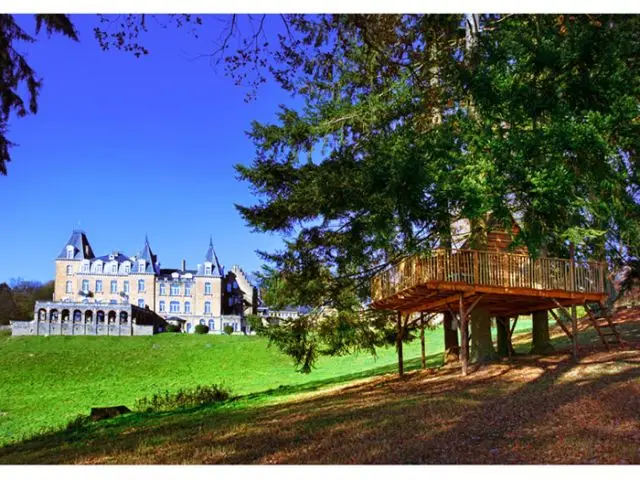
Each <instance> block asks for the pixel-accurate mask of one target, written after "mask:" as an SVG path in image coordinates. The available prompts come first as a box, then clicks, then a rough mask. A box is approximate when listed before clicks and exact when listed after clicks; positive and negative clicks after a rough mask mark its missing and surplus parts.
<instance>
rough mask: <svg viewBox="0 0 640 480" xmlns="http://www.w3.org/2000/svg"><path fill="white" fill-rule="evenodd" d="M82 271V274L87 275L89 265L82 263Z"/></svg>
mask: <svg viewBox="0 0 640 480" xmlns="http://www.w3.org/2000/svg"><path fill="white" fill-rule="evenodd" d="M82 271H83V272H84V273H89V264H88V263H83V264H82Z"/></svg>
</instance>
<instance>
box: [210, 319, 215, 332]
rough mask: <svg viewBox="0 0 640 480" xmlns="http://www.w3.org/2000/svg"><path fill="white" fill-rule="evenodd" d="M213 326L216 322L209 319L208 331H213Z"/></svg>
mask: <svg viewBox="0 0 640 480" xmlns="http://www.w3.org/2000/svg"><path fill="white" fill-rule="evenodd" d="M215 326H216V322H215V321H214V320H213V318H211V319H209V331H213V330H214V328H215Z"/></svg>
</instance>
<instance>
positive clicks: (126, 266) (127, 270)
mask: <svg viewBox="0 0 640 480" xmlns="http://www.w3.org/2000/svg"><path fill="white" fill-rule="evenodd" d="M130 270H131V266H130V265H129V264H128V263H125V264H124V273H129V271H130Z"/></svg>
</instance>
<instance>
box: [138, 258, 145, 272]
mask: <svg viewBox="0 0 640 480" xmlns="http://www.w3.org/2000/svg"><path fill="white" fill-rule="evenodd" d="M145 263H146V262H145V261H144V260H140V261H139V262H138V271H139V272H144V271H145Z"/></svg>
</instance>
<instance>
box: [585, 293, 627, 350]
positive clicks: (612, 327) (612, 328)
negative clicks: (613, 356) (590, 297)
mask: <svg viewBox="0 0 640 480" xmlns="http://www.w3.org/2000/svg"><path fill="white" fill-rule="evenodd" d="M584 310H585V312H587V316H588V317H589V320H590V321H591V324H592V325H593V326H594V328H595V329H596V332H598V336H599V337H600V341H602V343H603V344H604V346H605V347H607V350H610V349H611V345H613V344H618V345H622V344H623V343H624V342H623V340H622V338H621V337H620V332H618V329H617V328H616V324H615V323H614V322H613V321H612V320H611V317H612V315H611V313H610V312H609V311H608V310H607V308H606V307H605V305H604V304H599V305H598V310H599V313H600V314H599V315H596V314H594V313H593V312H592V311H591V308H590V307H589V305H588V303H587V302H585V303H584ZM602 320H604V323H602V322H601V321H602Z"/></svg>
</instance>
